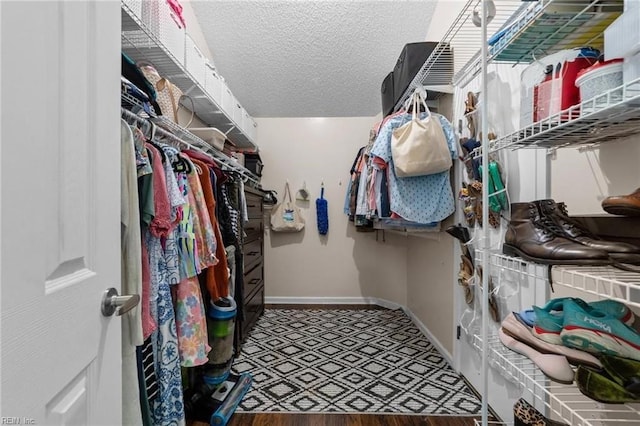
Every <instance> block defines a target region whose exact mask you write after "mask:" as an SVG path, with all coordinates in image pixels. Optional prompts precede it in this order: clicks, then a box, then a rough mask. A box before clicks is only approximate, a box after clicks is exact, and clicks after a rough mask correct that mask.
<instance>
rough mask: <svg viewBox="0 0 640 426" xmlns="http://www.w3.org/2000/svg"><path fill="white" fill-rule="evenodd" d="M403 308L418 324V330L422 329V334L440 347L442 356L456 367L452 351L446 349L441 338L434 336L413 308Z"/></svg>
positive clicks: (437, 347) (439, 350)
mask: <svg viewBox="0 0 640 426" xmlns="http://www.w3.org/2000/svg"><path fill="white" fill-rule="evenodd" d="M402 309H403V310H404V312H405V313H406V314H407V316H409V318H411V320H412V321H413V323H414V324H415V325H416V327H418V330H420V331H421V332H422V334H424V335H425V336H427V339H429V341H430V342H431V343H432V344H433V346H435V347H436V349H438V352H440V354H441V355H442V357H443V358H444V359H445V360H447V362H448V363H449V365H450V366H451V367H452V368H455V367H454V364H453V357H452V356H451V353H450V352H449V351H448V350H446V349H445V347H444V346H442V343H440V340H438V339H436V336H434V335H433V334H432V333H431V331H429V329H428V328H427V326H426V325H424V323H423V322H422V321H420V319H419V318H418V317H417V316H416V315H415V314H414V313H413V312H412V311H411V309H409V308H402Z"/></svg>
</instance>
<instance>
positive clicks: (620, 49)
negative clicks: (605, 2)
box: [604, 0, 640, 60]
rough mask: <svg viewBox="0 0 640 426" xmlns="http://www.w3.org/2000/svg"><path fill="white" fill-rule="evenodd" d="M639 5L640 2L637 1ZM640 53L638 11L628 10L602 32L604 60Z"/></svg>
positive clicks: (639, 14)
mask: <svg viewBox="0 0 640 426" xmlns="http://www.w3.org/2000/svg"><path fill="white" fill-rule="evenodd" d="M636 2H637V3H639V4H640V1H637V0H636ZM638 52H640V9H635V10H628V11H626V12H624V13H623V14H622V15H620V16H619V17H618V19H616V20H615V21H613V22H612V23H611V25H609V26H608V27H607V29H606V30H604V55H605V58H606V59H607V60H608V59H615V58H625V57H627V56H632V55H635V54H636V53H638Z"/></svg>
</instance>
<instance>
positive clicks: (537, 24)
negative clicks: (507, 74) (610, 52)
mask: <svg viewBox="0 0 640 426" xmlns="http://www.w3.org/2000/svg"><path fill="white" fill-rule="evenodd" d="M495 3H496V8H497V9H498V10H500V9H502V8H503V7H507V8H511V5H510V4H509V5H503V2H501V1H496V2H495ZM521 4H522V3H521ZM622 9H623V0H569V1H567V0H538V1H536V2H529V4H526V3H525V4H524V5H523V6H522V7H521V8H518V9H517V10H513V13H512V14H511V15H510V16H509V17H508V19H507V20H505V21H503V23H504V25H502V26H501V27H500V28H499V31H495V30H494V31H491V30H492V28H491V24H490V25H489V30H490V31H489V34H491V35H497V33H502V36H501V37H499V38H498V37H495V38H497V41H496V42H495V43H494V44H493V45H492V46H490V47H489V56H488V61H489V62H495V63H530V62H533V61H534V60H535V59H536V58H540V57H543V56H545V55H549V54H552V53H555V52H558V51H560V50H563V49H571V48H574V47H582V46H592V47H597V48H600V47H602V46H603V44H604V41H603V40H604V39H603V32H604V30H605V28H606V27H607V26H609V24H610V23H611V22H613V21H614V20H615V19H616V18H617V17H618V16H619V15H620V13H621V12H622ZM476 52H477V53H476V54H475V55H473V56H472V57H471V58H470V59H469V60H468V62H467V63H466V64H465V65H464V67H462V69H461V70H460V71H459V72H458V73H457V74H456V76H455V77H454V82H455V84H458V85H462V86H464V85H465V84H466V82H468V81H470V80H471V79H473V78H474V77H475V76H476V75H478V73H479V72H480V63H481V59H482V58H481V55H480V52H479V48H477V49H476Z"/></svg>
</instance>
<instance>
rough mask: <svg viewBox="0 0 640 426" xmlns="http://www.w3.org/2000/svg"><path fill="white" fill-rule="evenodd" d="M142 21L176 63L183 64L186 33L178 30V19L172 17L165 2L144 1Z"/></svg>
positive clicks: (180, 29)
mask: <svg viewBox="0 0 640 426" xmlns="http://www.w3.org/2000/svg"><path fill="white" fill-rule="evenodd" d="M142 20H143V22H144V23H145V24H146V25H147V26H148V27H149V29H150V30H151V32H152V33H153V34H154V35H155V36H156V37H158V39H159V40H160V42H161V43H162V44H163V45H164V46H165V47H166V48H167V50H168V51H169V53H171V54H172V55H173V56H174V57H175V59H176V61H177V62H178V63H180V64H184V60H185V39H186V33H185V30H184V28H180V27H179V25H178V24H177V22H178V18H177V17H175V16H173V11H172V10H171V8H170V7H169V4H167V2H166V0H158V1H144V2H143V3H142Z"/></svg>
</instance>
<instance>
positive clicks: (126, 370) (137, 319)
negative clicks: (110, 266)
mask: <svg viewBox="0 0 640 426" xmlns="http://www.w3.org/2000/svg"><path fill="white" fill-rule="evenodd" d="M120 145H121V147H120V166H121V167H120V242H121V255H122V258H121V264H120V266H121V283H122V284H121V285H122V294H142V253H141V248H140V238H141V237H140V211H139V208H138V182H137V179H138V176H137V166H136V154H135V147H134V142H133V132H132V131H131V128H130V127H129V125H128V124H127V123H126V122H125V121H124V120H122V121H121V122H120ZM121 321H122V323H121V326H122V424H127V425H137V424H141V422H142V409H141V407H140V400H139V398H138V395H139V392H140V388H139V385H138V382H137V380H136V379H137V357H136V346H139V345H141V344H142V343H143V338H142V311H141V309H140V306H136V307H135V308H133V309H131V310H130V311H129V312H127V313H125V314H124V315H123V316H122V320H121Z"/></svg>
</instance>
